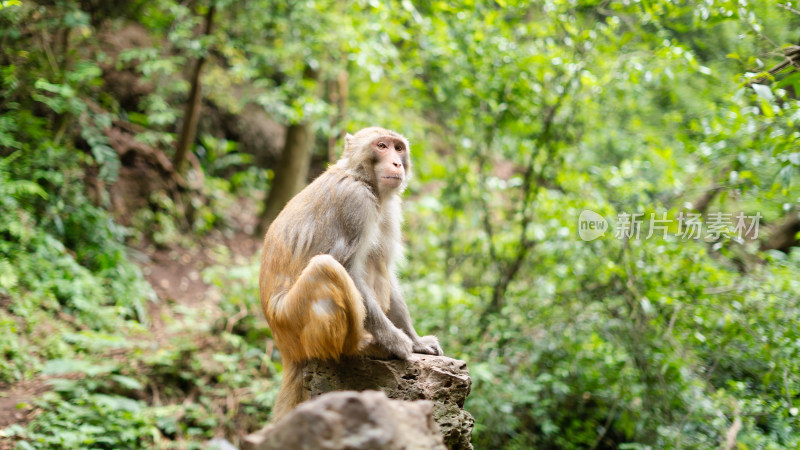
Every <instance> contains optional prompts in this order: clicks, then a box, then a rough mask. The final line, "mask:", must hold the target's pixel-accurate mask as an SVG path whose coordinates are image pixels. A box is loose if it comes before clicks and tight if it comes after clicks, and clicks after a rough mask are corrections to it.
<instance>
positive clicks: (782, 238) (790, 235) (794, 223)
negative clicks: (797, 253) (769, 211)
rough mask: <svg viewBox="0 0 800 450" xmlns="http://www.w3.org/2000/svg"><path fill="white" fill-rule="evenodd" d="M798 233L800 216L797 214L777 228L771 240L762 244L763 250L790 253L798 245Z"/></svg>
mask: <svg viewBox="0 0 800 450" xmlns="http://www.w3.org/2000/svg"><path fill="white" fill-rule="evenodd" d="M798 232H800V214H798V213H797V212H795V213H793V214H792V215H790V216H789V217H786V218H785V219H784V220H783V221H782V222H781V223H779V224H778V225H777V226H776V227H775V229H774V230H773V231H772V233H771V234H770V235H769V238H768V239H767V240H766V241H765V242H764V243H763V244H761V250H762V251H763V250H780V251H782V252H786V253H788V252H789V249H790V248H792V247H795V246H797V245H798V241H797V233H798Z"/></svg>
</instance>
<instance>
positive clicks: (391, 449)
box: [242, 391, 446, 450]
mask: <svg viewBox="0 0 800 450" xmlns="http://www.w3.org/2000/svg"><path fill="white" fill-rule="evenodd" d="M433 408H434V406H433V403H431V402H428V401H424V400H420V401H415V402H409V401H402V400H390V399H389V398H388V397H386V394H384V393H383V392H377V391H366V392H353V391H344V392H331V393H327V394H325V395H320V396H317V397H316V398H314V399H311V400H309V401H307V402H305V403H303V404H301V405H300V406H298V407H297V408H295V409H294V410H292V411H291V412H290V413H289V414H287V415H286V416H285V417H283V418H282V419H281V420H279V421H278V422H276V423H274V424H270V425H267V426H266V427H265V428H264V429H262V430H261V431H258V432H256V433H253V434H250V435H248V436H246V437H245V438H244V441H243V445H242V448H243V449H244V450H273V449H274V450H283V449H297V450H303V449H308V450H312V449H352V450H360V449H363V450H373V449H375V450H401V449H412V448H413V449H431V450H444V449H445V448H446V447H445V446H444V443H443V442H442V436H441V434H440V433H439V430H438V427H437V426H436V422H435V421H434V420H433V416H432V414H433Z"/></svg>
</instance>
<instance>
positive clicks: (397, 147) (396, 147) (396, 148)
mask: <svg viewBox="0 0 800 450" xmlns="http://www.w3.org/2000/svg"><path fill="white" fill-rule="evenodd" d="M394 149H395V150H397V151H398V152H402V151H403V146H402V145H400V144H397V145H395V146H394Z"/></svg>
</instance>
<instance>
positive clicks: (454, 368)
mask: <svg viewBox="0 0 800 450" xmlns="http://www.w3.org/2000/svg"><path fill="white" fill-rule="evenodd" d="M303 376H304V378H303V384H304V386H305V388H306V390H307V391H308V393H309V397H310V398H314V397H316V396H318V395H321V394H323V393H326V392H331V391H342V390H354V391H363V390H368V389H375V390H380V391H383V392H385V393H386V395H388V396H389V398H393V399H399V400H430V401H432V402H433V404H434V406H433V418H434V420H436V423H437V424H438V425H439V429H440V430H441V433H442V436H443V437H444V443H445V445H447V447H448V448H450V449H459V450H460V449H472V444H471V443H470V438H471V435H472V427H473V426H474V424H475V420H474V419H473V418H472V415H470V414H469V413H468V412H466V411H464V409H463V408H464V401H465V400H466V398H467V395H469V392H470V387H471V385H472V381H471V379H470V378H469V372H468V370H467V365H466V363H465V362H464V361H459V360H456V359H452V358H448V357H446V356H428V355H417V354H415V355H413V356H412V357H411V358H409V359H408V360H406V361H401V360H383V359H371V358H347V359H342V360H341V361H339V362H335V361H310V362H309V363H307V364H306V367H305V369H304V371H303Z"/></svg>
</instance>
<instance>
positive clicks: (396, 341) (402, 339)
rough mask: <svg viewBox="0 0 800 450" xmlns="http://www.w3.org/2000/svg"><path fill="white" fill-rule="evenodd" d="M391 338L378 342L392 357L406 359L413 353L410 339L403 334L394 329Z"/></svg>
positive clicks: (412, 344)
mask: <svg viewBox="0 0 800 450" xmlns="http://www.w3.org/2000/svg"><path fill="white" fill-rule="evenodd" d="M393 331H395V332H394V333H391V337H389V338H388V339H379V340H378V342H379V343H380V345H381V346H383V347H384V348H386V350H388V351H389V352H390V353H391V354H392V355H394V356H396V357H398V358H400V359H408V357H409V356H411V353H412V352H413V351H414V343H413V342H412V341H411V338H410V337H408V336H406V334H405V333H403V332H402V331H400V330H398V329H396V328H395V329H394V330H393Z"/></svg>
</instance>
